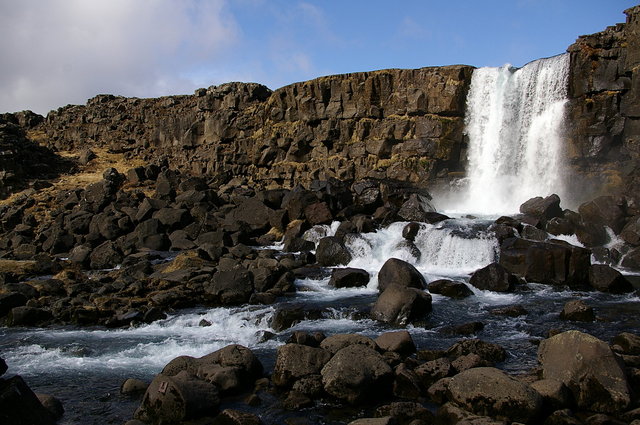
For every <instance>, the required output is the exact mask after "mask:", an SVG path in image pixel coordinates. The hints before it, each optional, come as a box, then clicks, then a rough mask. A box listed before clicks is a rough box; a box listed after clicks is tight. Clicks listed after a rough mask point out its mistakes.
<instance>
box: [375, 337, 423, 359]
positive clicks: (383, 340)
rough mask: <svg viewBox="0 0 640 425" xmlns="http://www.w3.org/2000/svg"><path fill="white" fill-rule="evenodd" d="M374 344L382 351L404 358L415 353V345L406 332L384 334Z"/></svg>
mask: <svg viewBox="0 0 640 425" xmlns="http://www.w3.org/2000/svg"><path fill="white" fill-rule="evenodd" d="M374 342H375V343H376V345H377V346H378V347H379V348H380V349H381V350H383V351H394V352H396V353H400V354H402V355H405V356H408V355H410V354H413V353H415V352H416V345H415V343H414V342H413V338H411V334H410V333H409V332H407V331H392V332H385V333H383V334H382V335H380V336H379V337H377V338H376V339H375V340H374Z"/></svg>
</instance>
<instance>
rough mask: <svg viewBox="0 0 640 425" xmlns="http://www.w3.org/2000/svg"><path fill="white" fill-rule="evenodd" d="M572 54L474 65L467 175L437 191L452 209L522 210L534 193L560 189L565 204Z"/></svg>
mask: <svg viewBox="0 0 640 425" xmlns="http://www.w3.org/2000/svg"><path fill="white" fill-rule="evenodd" d="M568 75H569V54H563V55H559V56H554V57H551V58H546V59H539V60H537V61H534V62H531V63H529V64H527V65H525V66H524V67H522V68H520V69H515V68H513V67H511V66H510V65H505V66H503V67H500V68H479V69H476V70H474V72H473V76H472V79H471V86H470V88H469V93H468V95H467V108H466V114H465V135H466V136H467V138H468V166H467V176H466V177H465V178H463V179H459V180H457V181H455V182H454V183H453V185H452V186H447V187H445V188H441V190H439V191H437V192H436V193H434V199H435V201H434V202H435V206H436V207H437V208H438V209H439V210H441V211H443V212H445V213H450V214H458V213H467V214H469V213H471V214H477V215H480V216H497V215H505V214H513V213H517V212H518V209H519V206H520V205H521V204H522V203H523V202H525V201H526V200H528V199H530V198H533V197H535V196H543V197H545V196H548V195H551V194H552V193H556V194H558V195H559V196H560V198H561V199H562V200H563V201H564V204H565V206H567V204H569V203H570V202H571V200H572V196H570V195H571V194H570V193H569V191H568V190H567V189H566V186H565V180H566V175H565V164H564V156H565V154H564V151H563V125H564V115H565V112H564V106H565V103H566V102H567V99H566V98H567V87H568Z"/></svg>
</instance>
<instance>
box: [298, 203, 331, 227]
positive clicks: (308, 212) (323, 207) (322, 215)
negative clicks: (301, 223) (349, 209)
mask: <svg viewBox="0 0 640 425" xmlns="http://www.w3.org/2000/svg"><path fill="white" fill-rule="evenodd" d="M304 216H305V217H306V219H307V221H308V222H309V224H311V225H312V226H315V225H316V224H329V223H331V221H332V220H333V214H332V213H331V209H329V205H327V203H326V202H315V203H313V204H311V205H307V207H305V209H304Z"/></svg>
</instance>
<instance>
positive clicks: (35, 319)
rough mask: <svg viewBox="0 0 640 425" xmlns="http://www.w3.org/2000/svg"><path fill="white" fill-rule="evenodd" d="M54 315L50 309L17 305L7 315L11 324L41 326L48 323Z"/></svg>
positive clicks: (8, 322)
mask: <svg viewBox="0 0 640 425" xmlns="http://www.w3.org/2000/svg"><path fill="white" fill-rule="evenodd" d="M51 319H53V315H52V314H51V312H50V311H49V310H45V309H42V308H37V307H28V306H22V307H15V308H13V309H11V311H10V312H9V315H8V316H7V324H8V325H9V326H39V325H43V324H46V323H47V322H49V321H50V320H51Z"/></svg>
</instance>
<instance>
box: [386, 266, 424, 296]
mask: <svg viewBox="0 0 640 425" xmlns="http://www.w3.org/2000/svg"><path fill="white" fill-rule="evenodd" d="M391 285H396V286H401V287H404V288H417V289H424V288H426V287H427V281H426V280H425V279H424V276H422V273H420V272H419V271H418V269H416V268H415V267H414V266H413V265H411V264H410V263H407V262H406V261H403V260H400V259H398V258H389V259H388V260H387V261H386V262H385V263H384V264H383V265H382V268H381V269H380V272H378V291H379V292H383V291H384V290H385V289H387V288H388V287H389V286H391Z"/></svg>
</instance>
